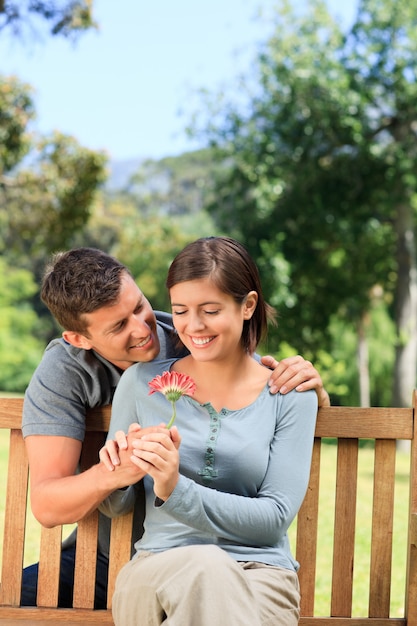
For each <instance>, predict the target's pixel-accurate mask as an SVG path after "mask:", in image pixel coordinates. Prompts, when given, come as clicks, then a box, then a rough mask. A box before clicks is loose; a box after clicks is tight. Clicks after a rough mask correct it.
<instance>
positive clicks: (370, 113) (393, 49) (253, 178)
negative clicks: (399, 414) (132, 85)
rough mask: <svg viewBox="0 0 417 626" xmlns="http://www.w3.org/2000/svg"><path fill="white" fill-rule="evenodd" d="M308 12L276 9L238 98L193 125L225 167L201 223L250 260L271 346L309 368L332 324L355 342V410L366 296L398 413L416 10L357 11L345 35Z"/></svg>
mask: <svg viewBox="0 0 417 626" xmlns="http://www.w3.org/2000/svg"><path fill="white" fill-rule="evenodd" d="M309 7H310V8H309V10H308V12H306V13H304V14H300V13H299V12H297V11H296V10H295V9H293V8H292V6H291V3H290V2H288V1H283V2H280V3H279V8H278V12H277V14H276V31H275V33H274V35H273V36H272V37H271V39H270V40H269V41H267V42H266V43H265V46H264V47H263V49H262V50H261V52H260V54H259V57H258V60H257V66H256V70H255V72H253V73H252V75H251V76H250V79H251V80H241V82H240V83H239V99H238V100H236V98H235V99H233V98H230V96H229V98H227V95H226V97H225V95H224V94H223V95H222V97H221V98H219V97H218V94H216V96H215V97H214V98H213V97H210V98H208V99H207V98H206V103H205V113H204V112H203V115H202V116H201V115H200V117H198V116H197V117H196V119H195V120H194V123H193V126H192V132H194V133H197V134H198V133H200V135H201V134H202V135H203V136H205V137H206V138H207V141H208V142H210V144H211V145H212V146H214V149H216V150H217V158H218V160H220V159H221V160H222V162H223V164H224V168H223V169H222V170H220V174H221V175H220V176H219V177H218V179H217V187H216V192H215V198H216V201H215V202H214V203H213V205H212V208H211V211H212V213H213V215H214V216H215V218H216V221H217V223H218V224H219V227H220V228H222V229H223V230H226V231H227V232H230V233H232V234H234V235H235V236H236V237H238V238H239V239H241V240H243V242H244V243H246V245H247V246H248V248H249V250H250V251H251V253H252V254H253V255H254V256H255V258H256V259H257V260H258V263H259V265H260V267H261V269H262V271H263V282H264V284H265V285H266V289H267V294H268V296H269V299H270V300H271V301H272V302H273V303H274V304H275V305H277V306H278V308H279V311H280V326H279V329H278V341H279V338H280V337H284V338H285V339H286V341H287V342H289V343H290V345H291V346H293V347H294V348H296V349H297V350H299V351H301V352H302V353H303V354H308V355H309V356H310V358H311V359H313V360H314V361H315V362H318V359H319V355H320V352H321V351H322V350H324V351H326V352H332V351H333V350H334V346H335V337H334V334H333V333H332V330H333V329H334V327H335V326H334V323H333V320H334V319H338V320H343V325H344V326H343V328H344V329H346V330H347V329H348V328H351V329H352V331H354V332H355V335H356V337H357V341H356V343H357V350H356V352H357V355H358V356H360V357H361V361H359V362H358V364H357V371H358V372H361V377H360V378H359V382H360V389H361V393H360V398H361V403H362V404H369V402H370V401H372V402H373V403H378V401H379V398H378V397H376V389H375V390H374V392H373V393H372V394H371V391H370V387H369V371H368V367H367V363H368V362H369V363H371V362H370V360H369V356H368V355H369V339H370V335H369V333H370V332H371V325H370V312H371V310H372V309H373V307H374V305H375V297H376V296H375V294H378V301H379V302H380V303H381V302H382V303H384V306H385V308H386V311H387V312H388V313H389V315H390V317H391V318H392V319H393V321H394V323H395V341H394V343H395V347H396V354H395V368H394V377H393V380H394V384H393V385H392V386H391V393H392V401H393V402H394V404H395V405H400V406H402V405H404V406H405V405H408V404H409V402H410V397H411V390H412V388H413V387H414V386H415V380H416V371H417V333H416V319H417V318H416V312H417V300H416V296H417V283H416V252H415V242H414V238H415V227H416V208H417V207H416V203H417V195H416V192H417V179H416V174H417V168H416V165H417V163H416V156H417V143H416V138H417V137H416V135H417V119H416V108H415V102H416V95H417V93H416V89H417V83H416V66H415V58H416V54H417V2H416V1H415V0H411V1H407V2H406V1H405V0H395V1H394V0H382V1H378V2H377V1H376V0H362V1H361V2H360V3H359V9H358V14H357V19H356V21H355V23H354V24H353V27H352V29H351V30H350V31H349V32H348V33H347V34H344V33H343V32H342V31H341V29H340V27H339V25H338V24H337V23H336V22H335V21H334V19H333V18H332V17H331V15H330V14H329V12H328V10H327V8H326V5H325V3H324V2H321V1H312V2H310V3H309ZM243 93H244V94H245V97H243V96H242V94H243ZM219 104H220V106H219ZM282 259H285V261H286V264H287V265H286V268H285V271H284V272H283V266H282ZM376 358H378V357H376ZM371 367H372V363H371Z"/></svg>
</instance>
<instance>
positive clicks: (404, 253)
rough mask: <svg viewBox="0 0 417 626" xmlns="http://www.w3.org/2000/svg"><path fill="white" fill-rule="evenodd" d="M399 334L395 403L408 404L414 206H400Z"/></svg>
mask: <svg viewBox="0 0 417 626" xmlns="http://www.w3.org/2000/svg"><path fill="white" fill-rule="evenodd" d="M396 232H397V263H398V279H397V293H396V301H395V305H396V320H395V321H396V334H397V343H396V350H395V370H394V389H393V394H392V399H393V406H400V407H407V406H410V403H411V394H412V391H413V389H414V387H415V385H416V372H417V268H416V246H415V235H414V219H413V209H412V208H411V206H404V205H403V206H399V207H398V209H397V221H396Z"/></svg>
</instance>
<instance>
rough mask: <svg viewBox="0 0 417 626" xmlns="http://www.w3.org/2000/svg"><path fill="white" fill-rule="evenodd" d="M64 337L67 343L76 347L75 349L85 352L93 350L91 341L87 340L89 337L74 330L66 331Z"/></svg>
mask: <svg viewBox="0 0 417 626" xmlns="http://www.w3.org/2000/svg"><path fill="white" fill-rule="evenodd" d="M62 336H63V338H64V339H65V341H66V342H67V343H70V344H71V345H72V346H74V348H83V350H91V348H92V344H91V341H90V340H89V339H87V337H85V336H84V335H81V334H80V333H76V332H75V331H73V330H64V332H63V333H62Z"/></svg>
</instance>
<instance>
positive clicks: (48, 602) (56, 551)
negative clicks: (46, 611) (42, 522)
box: [37, 526, 62, 607]
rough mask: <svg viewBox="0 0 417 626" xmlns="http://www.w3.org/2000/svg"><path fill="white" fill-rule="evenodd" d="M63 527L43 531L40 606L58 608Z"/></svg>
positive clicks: (40, 561) (39, 588) (40, 560)
mask: <svg viewBox="0 0 417 626" xmlns="http://www.w3.org/2000/svg"><path fill="white" fill-rule="evenodd" d="M61 542H62V526H55V528H44V527H42V530H41V545H40V554H39V572H38V594H37V604H38V606H47V607H54V606H58V592H59V570H60V563H61Z"/></svg>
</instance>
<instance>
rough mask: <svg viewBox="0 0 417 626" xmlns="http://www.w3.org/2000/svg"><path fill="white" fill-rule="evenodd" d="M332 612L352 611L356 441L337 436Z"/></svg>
mask: <svg viewBox="0 0 417 626" xmlns="http://www.w3.org/2000/svg"><path fill="white" fill-rule="evenodd" d="M337 450H338V451H337V470H336V498H335V522H334V548H333V575H332V597H331V615H334V616H336V617H350V616H351V615H352V586H353V561H354V550H355V524H356V490H357V480H358V441H357V440H355V439H340V440H339V443H338V448H337Z"/></svg>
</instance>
